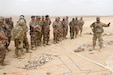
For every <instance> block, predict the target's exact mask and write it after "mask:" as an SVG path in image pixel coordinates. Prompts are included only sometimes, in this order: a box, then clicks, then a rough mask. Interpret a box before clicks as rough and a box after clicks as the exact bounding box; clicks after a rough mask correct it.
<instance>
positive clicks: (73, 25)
mask: <svg viewBox="0 0 113 75" xmlns="http://www.w3.org/2000/svg"><path fill="white" fill-rule="evenodd" d="M69 26H70V38H71V39H74V34H75V33H74V31H75V19H74V18H73V19H72V21H70V22H69Z"/></svg>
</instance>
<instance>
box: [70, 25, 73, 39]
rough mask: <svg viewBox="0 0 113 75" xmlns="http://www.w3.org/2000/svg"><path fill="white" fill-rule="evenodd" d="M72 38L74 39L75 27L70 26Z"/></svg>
mask: <svg viewBox="0 0 113 75" xmlns="http://www.w3.org/2000/svg"><path fill="white" fill-rule="evenodd" d="M70 38H71V39H74V27H73V28H70Z"/></svg>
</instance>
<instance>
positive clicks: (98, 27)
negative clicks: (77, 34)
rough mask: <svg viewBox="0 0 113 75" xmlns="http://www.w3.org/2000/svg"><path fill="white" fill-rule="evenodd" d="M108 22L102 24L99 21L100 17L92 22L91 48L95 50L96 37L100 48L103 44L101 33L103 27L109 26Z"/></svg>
mask: <svg viewBox="0 0 113 75" xmlns="http://www.w3.org/2000/svg"><path fill="white" fill-rule="evenodd" d="M109 25H110V23H108V24H104V23H102V22H100V17H97V18H96V22H93V23H92V24H91V25H90V27H91V28H92V31H93V49H94V50H95V46H96V40H97V39H98V42H99V47H100V49H101V48H102V45H103V39H102V33H103V32H104V29H103V27H109Z"/></svg>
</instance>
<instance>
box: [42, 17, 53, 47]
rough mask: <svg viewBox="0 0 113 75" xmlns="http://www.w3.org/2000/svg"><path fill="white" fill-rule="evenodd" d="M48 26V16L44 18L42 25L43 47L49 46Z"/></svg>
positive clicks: (49, 22) (49, 21)
mask: <svg viewBox="0 0 113 75" xmlns="http://www.w3.org/2000/svg"><path fill="white" fill-rule="evenodd" d="M50 24H51V20H50V18H49V15H46V16H45V20H44V25H43V44H44V46H45V44H46V45H49V37H50Z"/></svg>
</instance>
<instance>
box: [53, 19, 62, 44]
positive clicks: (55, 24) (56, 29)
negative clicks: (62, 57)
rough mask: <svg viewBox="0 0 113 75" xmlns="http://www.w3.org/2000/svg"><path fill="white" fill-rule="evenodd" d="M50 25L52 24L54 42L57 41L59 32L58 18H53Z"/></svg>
mask: <svg viewBox="0 0 113 75" xmlns="http://www.w3.org/2000/svg"><path fill="white" fill-rule="evenodd" d="M52 26H53V37H54V38H53V40H54V43H58V34H59V26H60V22H59V19H58V18H56V19H55V22H53V25H52Z"/></svg>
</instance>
